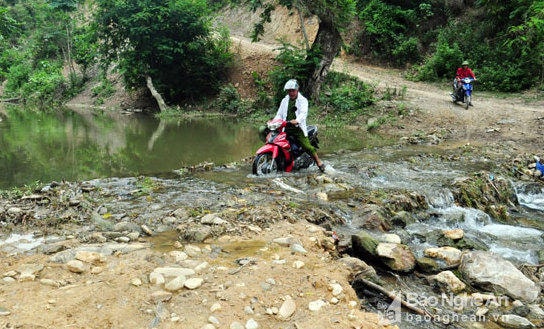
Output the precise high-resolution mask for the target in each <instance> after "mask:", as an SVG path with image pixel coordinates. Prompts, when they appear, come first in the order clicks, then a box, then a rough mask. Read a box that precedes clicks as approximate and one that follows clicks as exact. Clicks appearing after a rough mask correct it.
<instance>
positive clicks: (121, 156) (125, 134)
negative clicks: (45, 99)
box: [0, 110, 544, 328]
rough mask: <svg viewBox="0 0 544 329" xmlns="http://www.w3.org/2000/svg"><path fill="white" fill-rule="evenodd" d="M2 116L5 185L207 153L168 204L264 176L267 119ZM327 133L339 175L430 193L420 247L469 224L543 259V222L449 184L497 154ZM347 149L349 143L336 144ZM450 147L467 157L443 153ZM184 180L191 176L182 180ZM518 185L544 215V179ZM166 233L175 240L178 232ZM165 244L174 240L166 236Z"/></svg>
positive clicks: (0, 156) (358, 182) (119, 173)
mask: <svg viewBox="0 0 544 329" xmlns="http://www.w3.org/2000/svg"><path fill="white" fill-rule="evenodd" d="M0 115H1V116H0V118H1V119H2V120H1V121H0V146H1V148H2V152H1V153H0V168H1V169H2V170H0V188H10V187H16V186H22V185H24V184H29V183H31V182H33V181H41V182H48V181H54V180H62V179H66V180H90V179H94V178H102V177H129V176H136V175H156V176H162V177H166V176H164V174H165V173H171V172H172V171H174V170H176V169H179V168H181V167H184V166H191V165H197V164H199V163H202V162H213V163H215V164H216V165H218V167H216V170H213V171H209V172H199V173H196V174H194V175H193V176H192V177H186V178H184V179H183V180H179V179H178V180H168V178H165V181H167V182H168V183H167V184H165V185H168V184H170V185H169V188H167V189H168V191H170V192H168V193H167V195H165V196H164V199H165V201H164V202H165V203H169V202H172V203H174V204H175V203H176V202H179V201H180V200H185V201H189V202H195V203H196V204H201V203H202V204H203V206H206V202H209V201H210V200H212V199H216V198H217V197H220V195H222V193H227V194H228V193H231V192H229V191H231V190H230V189H231V188H232V189H233V190H234V189H239V188H241V187H242V188H243V187H246V186H248V184H252V183H259V179H257V178H256V177H253V176H252V175H250V174H249V173H250V172H251V165H250V164H249V163H247V162H243V161H242V159H244V158H248V157H251V156H252V155H253V154H254V152H255V150H256V149H257V148H258V147H259V146H260V145H261V142H260V141H259V139H258V136H257V133H256V132H257V129H256V127H257V126H258V125H259V124H260V123H256V124H255V125H251V124H242V123H238V122H236V121H235V120H234V119H229V118H218V119H198V120H197V119H193V120H183V121H177V122H164V121H160V120H157V119H154V118H152V117H149V116H144V115H138V114H130V115H125V116H121V117H112V116H111V115H106V114H99V115H96V114H91V113H90V112H77V113H76V112H70V111H68V112H63V113H43V112H41V113H37V112H26V111H20V110H8V111H4V112H3V113H0ZM320 136H321V137H320V140H321V142H322V144H321V148H320V155H321V157H322V159H324V161H325V162H326V163H327V165H328V166H329V169H328V174H329V175H330V176H331V177H335V176H338V177H342V178H343V179H344V180H345V181H348V182H350V184H351V185H353V186H355V187H359V188H363V189H385V190H391V191H395V190H397V191H398V190H402V191H415V192H417V193H420V194H423V195H424V196H425V198H426V200H427V202H428V204H429V213H432V214H433V215H432V216H430V219H429V220H427V221H425V222H416V223H413V224H409V225H408V226H407V227H406V228H404V229H403V230H401V229H397V230H396V231H395V232H396V233H398V234H399V235H400V236H401V237H402V238H403V241H406V242H407V244H409V245H410V247H411V248H412V249H413V250H414V251H415V252H416V254H418V255H421V254H422V253H423V250H424V248H426V247H428V246H429V245H427V244H426V243H422V242H421V241H420V240H419V238H418V237H419V236H422V235H425V234H427V233H428V232H430V231H433V230H441V229H454V228H461V229H463V230H464V232H465V234H466V235H467V236H470V237H473V238H474V239H477V240H478V241H480V242H482V243H483V244H485V245H487V246H488V247H489V249H490V250H491V251H494V252H496V253H499V254H501V255H502V256H503V257H505V258H507V259H510V260H512V261H513V262H515V263H516V264H537V263H538V261H539V257H538V252H539V250H541V249H542V248H543V246H544V240H543V232H542V231H541V230H539V229H537V228H535V227H518V226H511V225H505V224H501V223H498V222H496V221H494V220H493V219H492V218H490V217H489V216H488V215H487V214H486V213H484V212H482V211H479V210H476V209H471V208H462V207H459V206H457V205H456V204H455V203H454V198H453V194H452V192H451V190H450V189H449V188H448V186H450V185H451V182H452V181H453V180H454V179H455V178H458V177H463V176H467V175H470V174H471V173H474V172H476V171H480V170H486V171H487V172H490V175H491V176H490V179H492V178H493V177H492V175H493V170H494V164H493V163H491V162H490V161H489V160H487V159H485V158H479V157H478V156H477V155H474V156H472V157H463V156H461V154H462V152H463V151H462V149H461V148H456V147H455V146H450V147H449V148H447V147H445V146H442V145H441V146H436V145H433V146H403V147H396V146H387V144H388V143H389V141H387V140H383V139H381V138H380V137H379V136H374V135H369V134H365V133H362V132H360V131H356V132H346V131H340V130H338V131H336V130H334V129H332V128H328V129H322V131H321V132H320ZM339 149H343V150H344V151H343V152H338V153H333V151H335V150H339ZM452 155H453V156H455V157H457V158H460V159H461V160H457V161H447V160H444V159H448V158H449V157H450V156H452ZM230 162H239V163H240V165H239V166H236V167H234V169H231V168H224V167H223V166H221V165H222V164H228V163H230ZM302 175H304V173H302ZM109 184H110V185H109V187H106V186H105V188H111V189H123V188H126V186H127V182H126V181H124V180H123V179H119V180H113V181H112V182H111V183H109ZM180 184H184V185H183V186H182V187H180ZM512 184H513V186H514V188H515V190H516V195H517V198H518V200H519V202H520V204H521V205H522V206H523V207H522V210H521V213H519V214H516V215H517V216H523V217H525V218H527V219H529V220H532V221H533V222H541V221H542V215H543V213H544V190H543V189H542V187H541V186H544V185H535V184H530V183H526V182H512ZM232 193H234V194H235V192H232ZM210 196H213V197H210ZM216 196H217V197H216ZM256 200H258V199H256ZM116 202H117V203H122V202H124V201H123V200H117V201H116ZM127 202H128V201H127ZM255 202H259V201H255ZM346 223H347V224H346V225H345V226H344V227H343V228H342V230H343V233H345V234H351V233H355V232H356V231H357V229H356V228H353V227H351V225H350V214H349V213H346ZM538 227H542V226H541V225H538ZM167 240H168V241H171V239H170V238H168V239H167ZM168 241H167V242H166V243H168ZM41 242H42V241H41V240H39V238H37V239H34V238H33V237H31V236H19V235H17V236H12V237H9V238H8V240H6V241H0V245H6V244H8V245H12V246H13V248H19V249H23V250H24V249H28V248H31V247H33V246H35V245H36V244H39V243H41ZM159 242H160V241H159ZM158 244H160V245H162V244H161V243H158ZM163 247H165V248H168V245H165V246H163ZM233 248H236V246H234V247H233ZM404 327H405V328H435V327H440V326H434V325H430V324H429V325H422V324H421V323H419V324H417V323H416V324H415V325H414V324H406V326H405V325H404V323H403V328H404Z"/></svg>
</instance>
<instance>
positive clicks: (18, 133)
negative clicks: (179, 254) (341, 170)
mask: <svg viewBox="0 0 544 329" xmlns="http://www.w3.org/2000/svg"><path fill="white" fill-rule="evenodd" d="M2 116H3V118H4V120H3V121H0V147H1V149H2V152H1V153H0V189H6V188H10V187H17V186H23V185H27V184H30V183H32V182H35V181H40V182H42V183H47V182H51V181H60V180H68V181H82V180H89V179H94V178H104V177H127V176H138V175H161V174H165V173H169V172H172V171H173V170H176V169H179V168H181V167H184V166H191V165H196V164H200V163H203V162H212V163H215V164H216V165H222V164H228V163H231V162H239V161H240V160H241V159H245V158H248V157H250V156H253V155H254V154H255V151H256V150H257V149H258V148H259V147H260V146H261V142H260V141H259V139H258V136H257V129H256V127H257V126H258V125H259V123H256V124H254V125H251V124H242V123H239V122H237V121H236V120H235V119H232V118H212V119H210V118H203V119H192V120H180V121H176V122H170V121H160V120H157V119H155V118H154V117H152V116H146V115H142V114H131V115H126V114H120V113H118V112H108V113H105V112H103V113H100V112H96V111H91V110H89V109H73V110H66V111H51V112H37V111H33V110H28V109H23V108H20V107H17V106H13V107H9V108H6V109H4V110H3V112H2ZM322 128H323V127H322ZM320 135H321V141H322V143H321V148H320V153H321V154H326V153H327V152H331V151H335V150H339V149H343V150H353V149H360V148H362V147H364V146H365V145H368V144H369V143H371V144H373V145H378V144H380V143H382V142H383V141H382V140H380V139H379V138H378V139H376V137H371V136H367V135H364V134H361V136H355V135H354V133H353V132H349V131H344V130H342V129H334V128H330V129H321V130H320ZM363 135H364V136H363Z"/></svg>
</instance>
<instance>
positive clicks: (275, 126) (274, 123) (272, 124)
mask: <svg viewBox="0 0 544 329" xmlns="http://www.w3.org/2000/svg"><path fill="white" fill-rule="evenodd" d="M267 126H268V129H270V130H276V129H278V128H279V127H281V122H278V121H271V122H268V123H267Z"/></svg>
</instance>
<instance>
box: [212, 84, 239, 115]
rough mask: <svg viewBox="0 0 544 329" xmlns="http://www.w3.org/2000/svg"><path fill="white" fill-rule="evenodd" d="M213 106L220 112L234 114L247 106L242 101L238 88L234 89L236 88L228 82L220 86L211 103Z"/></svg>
mask: <svg viewBox="0 0 544 329" xmlns="http://www.w3.org/2000/svg"><path fill="white" fill-rule="evenodd" d="M213 107H214V108H216V109H217V110H219V111H220V112H227V113H234V114H235V113H239V112H241V111H242V110H243V109H245V108H247V106H246V105H245V103H244V102H243V101H242V99H241V97H240V94H239V93H238V90H236V88H235V87H234V86H233V85H232V84H230V83H229V84H227V85H226V86H223V87H221V89H220V90H219V95H218V96H217V98H216V99H215V101H214V103H213Z"/></svg>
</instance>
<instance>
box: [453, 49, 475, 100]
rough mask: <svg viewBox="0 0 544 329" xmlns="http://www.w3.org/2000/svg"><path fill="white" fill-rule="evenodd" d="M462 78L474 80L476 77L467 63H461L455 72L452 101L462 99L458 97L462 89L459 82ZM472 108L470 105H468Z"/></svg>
mask: <svg viewBox="0 0 544 329" xmlns="http://www.w3.org/2000/svg"><path fill="white" fill-rule="evenodd" d="M464 78H473V79H474V80H476V75H474V72H473V71H472V69H471V68H470V67H469V66H468V61H466V60H465V61H463V63H461V67H459V68H457V70H456V71H455V78H454V79H453V93H452V94H451V96H452V98H453V101H454V102H455V101H458V100H462V97H459V92H460V89H461V88H462V83H461V80H463V79H464ZM469 105H470V106H472V103H469Z"/></svg>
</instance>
